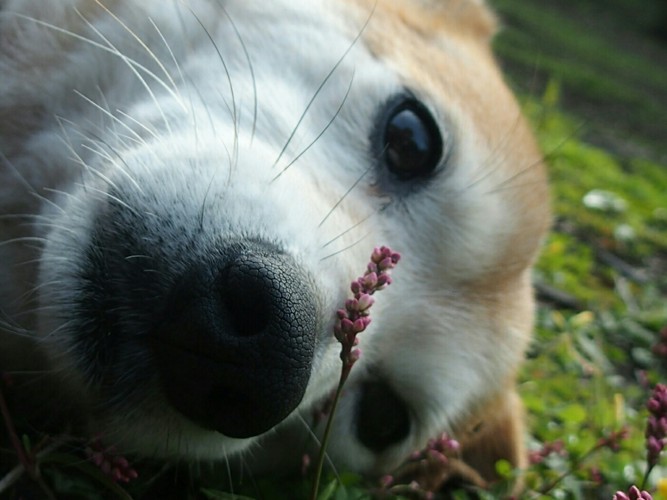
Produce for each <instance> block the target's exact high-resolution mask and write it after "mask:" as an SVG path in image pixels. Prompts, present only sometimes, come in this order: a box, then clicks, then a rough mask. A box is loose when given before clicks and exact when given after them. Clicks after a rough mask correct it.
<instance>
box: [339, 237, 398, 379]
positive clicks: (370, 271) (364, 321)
mask: <svg viewBox="0 0 667 500" xmlns="http://www.w3.org/2000/svg"><path fill="white" fill-rule="evenodd" d="M400 258H401V256H400V255H399V254H398V253H396V252H394V251H392V250H391V249H390V248H388V247H384V246H383V247H380V248H375V249H374V250H373V253H372V254H371V261H370V262H369V263H368V266H367V267H366V272H365V273H364V275H363V276H361V277H359V278H357V279H356V280H355V281H353V282H352V284H351V285H350V290H352V293H353V294H354V298H352V299H348V300H346V301H345V308H344V309H339V310H338V311H336V314H337V316H338V320H337V322H336V324H335V325H334V335H335V336H336V339H337V340H338V341H339V342H340V343H341V345H342V349H341V353H340V357H341V359H342V360H343V366H344V370H346V371H348V372H349V370H350V368H351V367H352V365H353V364H354V363H355V362H356V361H357V359H359V356H360V355H361V352H360V351H359V349H355V348H354V347H355V346H356V345H357V344H358V340H357V334H359V333H361V332H363V331H364V330H365V329H366V328H367V327H368V325H369V324H370V322H371V318H370V316H369V314H370V308H371V306H372V305H373V303H374V302H375V299H374V298H373V297H372V295H373V294H374V293H375V292H377V291H378V290H382V289H384V288H386V287H387V286H389V285H390V284H391V276H389V273H390V271H391V270H392V269H393V268H394V267H396V264H397V263H398V261H399V259H400Z"/></svg>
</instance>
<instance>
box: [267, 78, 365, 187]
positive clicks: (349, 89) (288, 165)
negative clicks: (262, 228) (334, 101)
mask: <svg viewBox="0 0 667 500" xmlns="http://www.w3.org/2000/svg"><path fill="white" fill-rule="evenodd" d="M353 83H354V73H352V77H351V78H350V83H349V85H348V86H347V90H346V91H345V95H344V96H343V99H342V100H341V102H340V105H339V106H338V108H337V109H336V112H335V113H334V115H333V116H332V117H331V119H330V120H329V121H328V122H327V124H326V125H325V126H324V128H323V129H322V130H321V131H320V133H319V134H317V136H316V137H315V139H313V140H312V141H311V142H310V144H308V145H307V146H306V147H305V148H303V150H302V151H301V152H300V153H299V154H298V155H296V156H295V157H294V159H293V160H292V161H291V162H289V163H288V164H287V165H286V166H285V168H283V169H282V170H281V171H280V172H279V173H278V175H276V176H275V177H274V178H273V179H271V182H274V181H275V180H277V179H278V178H279V177H280V176H281V175H283V174H284V173H285V171H287V169H288V168H290V167H291V166H292V165H294V164H295V163H296V162H297V161H299V158H301V157H302V156H303V155H304V154H305V153H306V152H307V151H308V150H309V149H310V148H311V147H313V145H314V144H315V143H316V142H317V141H319V140H320V138H321V137H322V136H323V135H324V134H325V133H326V131H327V130H329V127H331V125H332V124H333V122H334V121H335V120H336V118H338V115H339V114H340V112H341V110H342V109H343V106H344V105H345V103H346V102H347V98H348V97H349V96H350V91H351V90H352V84H353Z"/></svg>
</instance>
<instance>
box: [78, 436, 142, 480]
mask: <svg viewBox="0 0 667 500" xmlns="http://www.w3.org/2000/svg"><path fill="white" fill-rule="evenodd" d="M86 455H88V460H90V461H91V462H92V463H94V464H95V465H96V466H97V467H99V469H100V470H101V471H102V472H103V473H104V474H105V475H107V476H109V477H110V478H111V480H112V481H113V482H114V483H129V482H130V481H131V480H132V479H136V478H137V477H139V474H138V473H137V471H136V470H134V469H133V468H132V466H131V465H130V463H129V462H128V461H127V459H126V458H125V457H123V456H120V455H118V454H117V453H116V449H115V448H114V447H113V446H109V447H106V448H105V447H104V446H103V445H102V441H101V440H100V438H99V437H96V438H95V439H94V440H93V441H92V442H91V443H90V444H89V445H88V446H87V447H86Z"/></svg>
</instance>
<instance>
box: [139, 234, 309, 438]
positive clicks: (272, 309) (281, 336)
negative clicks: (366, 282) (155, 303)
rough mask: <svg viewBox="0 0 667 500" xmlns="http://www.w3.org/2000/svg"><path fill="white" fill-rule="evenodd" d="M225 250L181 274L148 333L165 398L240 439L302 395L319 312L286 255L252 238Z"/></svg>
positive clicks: (273, 420)
mask: <svg viewBox="0 0 667 500" xmlns="http://www.w3.org/2000/svg"><path fill="white" fill-rule="evenodd" d="M222 255H223V256H222V258H221V259H220V260H217V261H215V262H208V263H202V264H198V265H195V266H193V267H192V268H191V269H190V270H189V271H187V272H186V273H185V274H184V276H183V277H182V279H181V280H180V281H179V282H178V283H177V284H176V286H175V287H174V289H173V291H172V293H171V297H170V300H169V306H168V309H169V310H168V311H167V313H166V318H167V319H166V321H164V322H163V324H162V325H161V327H160V328H158V329H157V331H156V332H155V333H154V334H153V335H152V339H153V347H154V352H155V355H156V359H157V363H158V369H159V375H160V380H161V382H162V386H163V389H164V391H165V394H166V396H167V399H168V400H169V402H170V404H171V405H172V406H173V407H174V408H176V410H178V411H179V412H180V413H182V414H183V415H185V416H186V417H187V418H189V419H190V420H192V421H193V422H195V423H197V424H198V425H200V426H202V427H205V428H207V429H213V430H217V431H219V432H221V433H223V434H225V435H227V436H230V437H236V438H244V437H250V436H255V435H258V434H261V433H263V432H265V431H267V430H269V429H271V428H272V427H274V426H275V425H276V424H278V423H280V422H281V421H282V420H283V419H284V418H285V417H287V415H289V413H290V412H291V411H292V410H293V409H294V408H296V406H297V405H298V404H299V402H300V401H301V399H302V397H303V394H304V392H305V390H306V386H307V384H308V379H309V377H310V370H311V363H312V359H313V353H314V350H315V343H316V339H317V331H318V321H319V315H318V311H317V301H316V300H315V297H316V293H315V292H316V291H315V290H314V289H313V285H312V280H310V279H309V278H308V276H307V274H306V273H305V272H304V271H303V270H302V269H301V268H300V267H299V266H298V265H297V263H296V262H295V261H294V260H293V259H292V258H291V257H289V256H287V255H285V254H282V253H280V252H278V251H276V250H275V249H273V248H271V247H269V246H268V245H261V244H257V243H254V244H252V245H250V246H248V245H244V246H243V248H242V249H240V250H238V249H237V250H235V251H227V252H223V254H222Z"/></svg>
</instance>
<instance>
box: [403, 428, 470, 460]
mask: <svg viewBox="0 0 667 500" xmlns="http://www.w3.org/2000/svg"><path fill="white" fill-rule="evenodd" d="M460 449H461V445H460V444H459V442H458V441H457V440H456V439H453V438H451V437H449V435H448V434H447V433H443V434H441V435H440V436H438V437H437V438H434V439H429V441H428V443H427V444H426V447H425V448H423V449H421V450H417V451H415V452H413V453H412V455H410V460H424V459H426V458H431V459H436V460H438V461H440V462H443V463H444V462H446V461H447V456H448V455H450V454H452V453H456V452H458V451H459V450H460Z"/></svg>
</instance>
